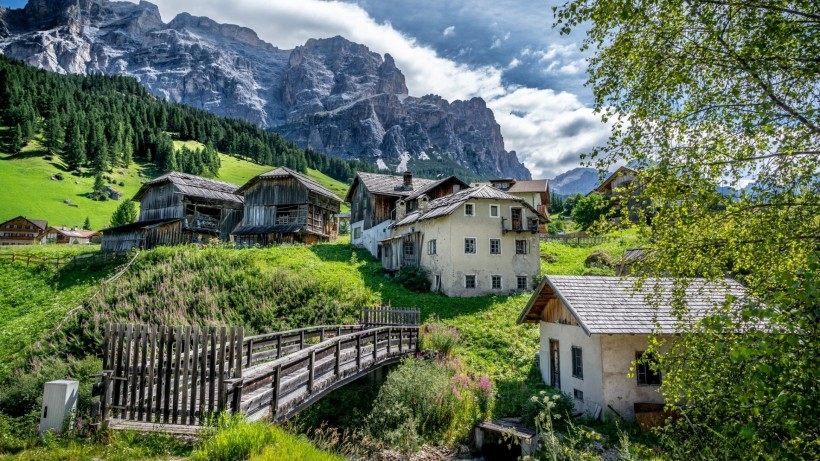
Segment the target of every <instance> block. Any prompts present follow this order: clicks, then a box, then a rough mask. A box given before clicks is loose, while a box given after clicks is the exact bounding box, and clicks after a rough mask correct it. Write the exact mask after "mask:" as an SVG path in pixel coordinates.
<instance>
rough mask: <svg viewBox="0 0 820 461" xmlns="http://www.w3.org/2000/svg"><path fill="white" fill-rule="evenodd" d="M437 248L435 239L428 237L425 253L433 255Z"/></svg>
mask: <svg viewBox="0 0 820 461" xmlns="http://www.w3.org/2000/svg"><path fill="white" fill-rule="evenodd" d="M437 251H438V248H437V245H436V239H430V240H428V241H427V254H428V255H435V254H438V252H437Z"/></svg>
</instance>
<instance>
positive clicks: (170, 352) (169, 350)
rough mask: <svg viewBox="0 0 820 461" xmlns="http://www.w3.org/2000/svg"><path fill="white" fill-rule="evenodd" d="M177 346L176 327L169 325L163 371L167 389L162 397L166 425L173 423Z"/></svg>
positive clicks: (163, 418)
mask: <svg viewBox="0 0 820 461" xmlns="http://www.w3.org/2000/svg"><path fill="white" fill-rule="evenodd" d="M175 346H176V338H174V327H172V326H170V325H168V326H166V327H165V365H164V368H163V370H162V371H163V374H164V375H165V380H164V382H165V389H164V390H163V396H162V421H163V422H164V423H166V424H167V423H170V422H171V391H172V389H171V385H172V384H173V383H172V381H173V376H172V375H173V371H174V348H175Z"/></svg>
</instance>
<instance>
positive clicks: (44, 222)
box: [0, 216, 48, 230]
mask: <svg viewBox="0 0 820 461" xmlns="http://www.w3.org/2000/svg"><path fill="white" fill-rule="evenodd" d="M15 219H24V220H26V221H28V222H30V223H31V224H33V225H34V226H35V227H37V228H39V229H40V230H43V229H45V228H46V227H48V221H47V220H45V219H28V218H26V217H25V216H15V217H13V218H11V219H8V220H6V221H3V222H0V225H2V224H5V223H7V222H10V221H14V220H15Z"/></svg>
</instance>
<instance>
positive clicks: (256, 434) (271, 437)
mask: <svg viewBox="0 0 820 461" xmlns="http://www.w3.org/2000/svg"><path fill="white" fill-rule="evenodd" d="M241 459H248V460H251V461H267V460H278V459H288V460H295V461H336V460H339V461H341V460H342V459H343V458H341V457H339V456H335V455H332V454H330V453H325V452H321V451H319V450H317V449H316V448H314V447H313V446H312V445H311V444H310V443H309V442H308V441H306V440H304V439H303V438H300V437H298V436H295V435H292V434H288V433H287V432H285V431H284V430H282V429H280V428H278V427H276V426H272V425H269V424H267V423H266V422H263V421H260V422H253V423H251V422H246V421H244V420H242V418H240V417H231V416H224V417H220V418H219V421H218V425H217V430H216V431H215V433H213V434H212V435H211V436H210V437H208V438H207V439H206V440H205V441H204V442H203V443H202V444H201V445H200V446H198V447H197V448H196V450H194V452H193V453H192V454H191V460H192V461H206V460H207V461H234V460H241Z"/></svg>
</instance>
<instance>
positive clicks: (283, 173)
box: [236, 166, 342, 203]
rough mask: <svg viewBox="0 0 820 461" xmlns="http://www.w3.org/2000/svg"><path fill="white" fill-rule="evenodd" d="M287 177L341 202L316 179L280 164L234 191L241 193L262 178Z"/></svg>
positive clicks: (340, 200)
mask: <svg viewBox="0 0 820 461" xmlns="http://www.w3.org/2000/svg"><path fill="white" fill-rule="evenodd" d="M287 177H292V178H294V179H296V180H297V181H299V183H300V184H302V185H303V186H305V187H306V188H307V189H308V190H310V191H313V192H316V193H317V194H319V195H324V196H325V197H328V198H330V199H333V200H337V201H339V203H341V202H342V199H340V198H339V196H337V195H336V194H334V193H333V192H331V191H329V190H328V189H326V188H325V187H324V186H322V185H321V184H319V183H318V182H316V180H314V179H312V178H309V177H307V176H305V175H303V174H302V173H299V172H298V171H294V170H291V169H290V168H287V167H283V166H280V167H279V168H276V169H274V170H271V171H268V172H267V173H262V174H260V175H258V176H256V177H254V178H253V179H251V180H250V181H248V182H247V183H245V185H244V186H242V187H240V188H239V190H237V191H236V192H237V193H239V194H241V193H243V192H244V191H246V190H247V189H248V188H249V187H251V186H252V185H254V184H256V183H257V182H259V181H260V180H262V179H271V178H287Z"/></svg>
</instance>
